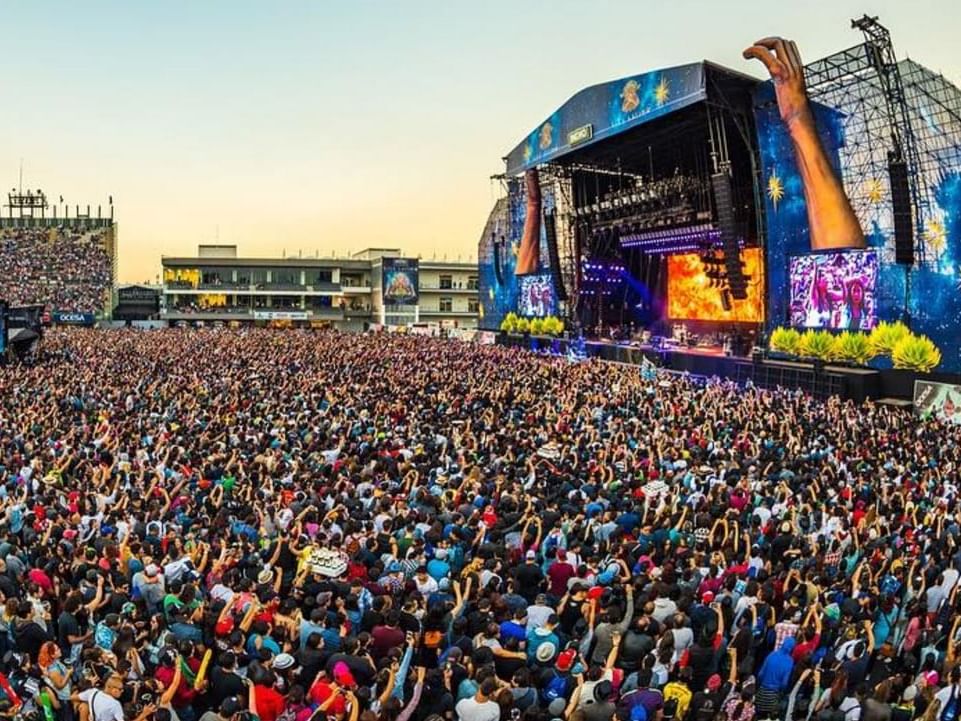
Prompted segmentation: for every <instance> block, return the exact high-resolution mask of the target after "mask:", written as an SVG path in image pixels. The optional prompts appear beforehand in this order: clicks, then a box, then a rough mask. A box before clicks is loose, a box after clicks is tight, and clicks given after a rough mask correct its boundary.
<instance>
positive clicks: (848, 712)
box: [838, 696, 861, 721]
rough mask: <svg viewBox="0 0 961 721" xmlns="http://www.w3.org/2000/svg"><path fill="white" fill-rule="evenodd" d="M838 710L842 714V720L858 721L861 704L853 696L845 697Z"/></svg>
mask: <svg viewBox="0 0 961 721" xmlns="http://www.w3.org/2000/svg"><path fill="white" fill-rule="evenodd" d="M838 711H840V712H841V713H843V714H844V721H859V720H860V718H861V704H860V702H859V701H858V700H857V699H856V698H855V697H854V696H848V697H847V698H845V699H844V700H843V701H842V702H841V705H840V706H838Z"/></svg>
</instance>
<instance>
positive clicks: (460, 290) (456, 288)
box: [420, 283, 477, 293]
mask: <svg viewBox="0 0 961 721" xmlns="http://www.w3.org/2000/svg"><path fill="white" fill-rule="evenodd" d="M420 289H421V290H442V291H448V290H449V291H451V292H452V293H476V292H477V288H468V287H467V286H454V287H453V288H447V287H444V286H440V285H426V284H424V283H421V284H420Z"/></svg>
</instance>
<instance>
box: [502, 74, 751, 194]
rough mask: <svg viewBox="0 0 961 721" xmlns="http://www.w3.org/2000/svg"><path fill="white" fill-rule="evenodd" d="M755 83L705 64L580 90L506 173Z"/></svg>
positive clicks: (520, 148) (513, 154)
mask: <svg viewBox="0 0 961 721" xmlns="http://www.w3.org/2000/svg"><path fill="white" fill-rule="evenodd" d="M759 82H760V81H759V80H757V79H756V78H753V77H751V76H749V75H744V74H743V73H738V72H735V71H733V70H729V69H727V68H724V67H721V66H720V65H715V64H713V63H709V62H706V61H703V62H699V63H690V64H688V65H678V66H676V67H672V68H664V69H661V70H652V71H650V72H647V73H642V74H640V75H632V76H630V77H626V78H620V79H618V80H612V81H610V82H607V83H601V84H599V85H592V86H590V87H588V88H584V89H583V90H581V91H580V92H578V93H576V94H575V95H574V96H572V97H571V98H570V99H569V100H568V101H567V102H566V103H564V104H563V105H562V106H561V107H560V108H558V109H557V110H556V111H554V113H552V114H551V116H550V117H548V118H547V119H546V120H544V121H543V122H542V123H541V124H540V125H538V127H537V128H535V129H534V130H533V131H532V132H531V133H530V134H529V135H528V136H527V137H526V138H524V140H522V141H521V142H520V143H518V145H517V146H516V147H515V148H514V149H513V150H511V151H510V153H508V155H507V174H508V175H516V174H517V173H521V172H523V171H525V170H527V169H528V168H532V167H535V166H537V165H541V164H543V163H547V162H550V161H553V160H557V159H558V158H561V157H562V156H564V155H567V154H568V153H570V152H571V151H573V150H575V149H576V150H580V149H582V148H584V147H586V146H588V145H592V144H595V143H598V142H599V141H601V140H604V139H606V138H610V137H612V136H614V135H617V134H619V133H623V132H624V131H626V130H630V129H631V128H634V127H637V126H638V125H641V124H643V123H647V122H650V121H651V120H655V119H656V118H660V117H663V116H665V115H667V114H669V113H673V112H675V111H677V110H680V109H682V108H685V107H687V106H689V105H693V104H694V103H697V102H700V101H702V100H707V99H708V97H709V95H711V96H713V95H714V88H715V86H717V87H720V85H722V84H723V85H735V86H737V87H738V88H743V89H747V90H749V89H750V88H753V87H754V86H755V85H757V84H758V83H759Z"/></svg>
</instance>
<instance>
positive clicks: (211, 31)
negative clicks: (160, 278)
mask: <svg viewBox="0 0 961 721" xmlns="http://www.w3.org/2000/svg"><path fill="white" fill-rule="evenodd" d="M865 11H867V12H870V13H871V14H877V15H880V18H881V21H882V22H883V23H884V24H885V25H887V26H888V27H889V28H890V29H891V31H892V34H893V37H894V42H895V47H896V49H897V51H898V54H899V56H902V57H903V56H905V55H909V56H911V57H912V58H914V59H915V60H917V61H919V62H921V63H923V64H925V65H927V66H928V67H930V68H932V69H934V70H937V71H940V72H942V73H944V75H945V76H947V77H948V79H950V80H951V81H953V82H955V83H959V84H961V52H959V51H958V49H957V38H956V35H957V31H958V29H959V28H961V3H959V2H958V1H957V0H913V1H912V2H904V0H870V1H866V0H861V1H860V2H852V1H849V0H830V1H827V0H809V1H808V2H804V3H797V2H791V3H787V2H768V3H766V4H764V3H759V2H745V1H743V0H727V1H725V2H718V1H717V0H705V1H694V0H672V1H671V2H654V1H653V0H633V1H630V2H614V1H604V0H595V1H594V2H584V0H580V1H578V2H573V1H571V2H568V1H567V0H549V1H548V0H512V1H510V2H509V1H507V0H485V1H484V2H470V3H468V2H461V1H460V0H446V2H444V1H441V0H437V1H436V2H433V1H432V2H427V1H426V0H425V1H423V2H421V1H414V0H410V1H405V0H392V1H389V0H384V1H382V2H374V1H373V0H369V1H368V0H352V1H348V2H343V1H339V2H333V1H327V0H315V1H313V2H306V1H297V2H284V1H283V0H278V1H276V2H245V1H243V0H230V1H229V2H228V1H226V0H223V1H216V2H214V1H210V2H208V1H205V0H193V1H192V2H184V1H179V0H171V1H168V2H163V3H154V2H142V1H134V2H130V1H129V0H126V1H120V0H114V1H108V0H90V1H89V2H80V3H77V2H66V1H59V2H54V1H51V2H43V1H37V2H23V1H22V0H21V1H17V2H12V1H10V0H0V18H2V23H3V34H2V38H3V42H2V45H0V68H2V73H0V78H2V79H0V182H5V183H6V187H7V188H10V187H13V186H15V185H16V184H17V176H18V169H19V166H20V162H21V159H22V161H23V168H24V185H25V187H30V188H38V187H39V188H42V189H44V190H45V191H46V192H47V193H48V195H49V196H50V197H52V198H54V199H57V198H58V197H59V196H60V195H62V196H64V198H65V200H66V201H67V202H68V203H70V204H71V205H73V204H77V203H79V204H82V205H86V204H88V203H90V204H92V205H94V206H96V205H97V204H98V203H102V204H103V205H104V206H106V203H107V197H108V195H112V196H113V199H114V203H115V211H116V219H117V222H118V223H119V230H120V276H119V277H120V280H122V281H135V282H139V281H144V280H153V279H154V278H155V277H156V276H157V275H158V273H159V267H160V256H161V255H162V254H165V255H191V254H194V253H195V252H196V246H197V244H198V243H205V242H213V241H215V240H216V239H218V238H219V241H220V242H222V243H236V244H237V245H238V246H239V248H240V252H241V254H242V255H247V256H279V255H280V254H281V253H282V252H283V251H284V250H286V252H287V253H288V254H296V253H297V252H298V251H303V253H304V254H305V255H307V254H311V255H312V254H314V253H315V252H317V251H320V252H321V253H322V254H330V253H331V252H337V253H338V254H341V255H342V254H344V253H346V252H348V251H351V250H357V249H360V248H363V247H367V246H378V247H385V246H386V247H399V248H402V249H404V250H405V251H406V252H408V253H412V254H418V253H420V254H423V255H424V256H425V257H430V256H431V255H433V254H434V253H436V254H437V255H438V257H442V256H444V255H446V256H447V257H448V258H451V259H454V258H457V257H462V258H465V259H466V258H468V257H470V258H473V257H474V256H475V254H476V246H477V240H478V236H479V234H480V232H481V230H482V227H483V224H484V221H485V219H486V217H487V213H488V211H489V210H490V207H491V204H492V203H493V201H494V199H495V197H496V194H497V192H498V191H497V188H496V186H495V185H494V184H492V183H491V182H490V181H489V176H490V175H491V174H493V173H497V172H499V171H500V170H502V167H503V166H502V164H501V162H500V158H501V157H502V156H503V155H505V154H506V153H507V151H508V150H510V149H511V148H512V147H513V146H514V145H515V144H516V143H517V142H518V141H520V139H521V138H522V137H523V136H524V135H525V134H526V133H527V132H529V131H530V130H531V129H532V128H533V127H534V126H535V125H537V124H538V123H539V122H540V121H541V120H543V118H544V117H546V116H547V115H548V114H549V113H550V112H551V111H552V110H554V109H555V108H556V107H557V106H558V105H560V104H561V103H563V102H564V100H566V99H567V98H568V97H569V96H570V95H572V94H573V93H574V92H576V91H577V90H579V89H580V88H582V87H584V86H587V85H591V84H594V83H597V82H602V81H605V80H610V79H613V78H617V77H622V76H625V75H630V74H632V73H638V72H642V71H644V70H648V69H653V68H657V67H664V66H670V65H676V64H681V63H686V62H692V61H696V60H700V59H705V58H706V59H710V60H713V61H715V62H719V63H721V64H723V65H727V66H729V67H732V68H735V69H738V70H742V71H745V72H751V73H754V74H757V75H760V66H755V65H752V64H750V63H747V62H745V61H743V60H742V59H741V57H740V51H741V50H742V49H743V48H744V47H745V46H746V45H748V44H750V43H751V42H753V41H754V40H756V39H757V38H759V37H762V36H765V35H770V34H780V35H784V36H787V37H790V38H793V39H794V40H796V41H797V43H798V46H799V47H800V49H801V52H802V54H803V55H804V57H805V59H808V60H810V59H814V58H817V57H821V56H823V55H826V54H829V53H831V52H834V51H836V50H839V49H842V48H844V47H848V46H851V45H854V44H856V43H857V42H859V40H860V37H861V36H860V34H859V33H858V32H856V31H853V30H851V29H850V27H849V20H850V18H852V17H855V16H860V15H861V14H862V13H864V12H865ZM4 202H6V198H5V197H4Z"/></svg>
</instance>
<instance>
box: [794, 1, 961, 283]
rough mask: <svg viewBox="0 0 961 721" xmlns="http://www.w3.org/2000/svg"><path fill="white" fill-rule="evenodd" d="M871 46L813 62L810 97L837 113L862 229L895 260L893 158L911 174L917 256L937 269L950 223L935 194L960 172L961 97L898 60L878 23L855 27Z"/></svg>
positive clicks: (847, 181)
mask: <svg viewBox="0 0 961 721" xmlns="http://www.w3.org/2000/svg"><path fill="white" fill-rule="evenodd" d="M852 26H853V27H855V28H857V29H859V30H861V31H862V32H863V33H864V34H865V42H864V43H862V44H860V45H856V46H854V47H852V48H848V49H846V50H842V51H841V52H838V53H835V54H833V55H830V56H828V57H826V58H823V59H821V60H817V61H815V62H812V63H810V64H809V65H807V66H806V67H805V79H806V81H807V85H808V95H809V97H810V99H811V100H812V101H813V102H815V103H818V104H821V105H823V106H825V107H826V108H828V109H830V110H833V111H835V112H837V114H838V123H839V125H840V131H841V133H840V147H839V148H838V153H839V156H840V165H841V168H842V171H843V175H844V177H843V180H844V187H845V189H846V190H847V192H848V196H849V198H850V199H851V204H852V205H853V207H854V211H855V213H857V215H858V218H859V220H860V221H861V226H862V227H863V228H864V229H865V231H866V232H867V233H869V234H872V235H873V234H881V235H883V236H884V238H885V241H886V242H885V247H884V251H885V254H886V255H887V256H889V257H888V259H889V260H893V257H894V234H893V215H892V208H891V189H890V181H889V178H888V162H889V159H891V158H895V159H900V160H903V161H904V162H905V163H906V164H907V168H908V180H909V188H910V194H911V203H912V212H913V221H914V228H915V249H916V253H915V257H916V263H917V264H919V265H926V266H929V267H930V266H936V265H937V264H938V262H939V257H940V255H941V253H942V252H943V250H944V242H945V241H944V232H943V228H944V218H943V211H942V210H941V209H940V207H939V205H938V203H937V198H936V192H937V188H938V186H939V185H940V183H941V181H942V180H943V179H944V177H945V175H946V174H947V173H949V172H959V171H961V91H959V89H958V88H957V87H956V86H954V85H952V84H951V83H949V82H948V81H947V80H945V79H944V78H943V77H942V76H940V75H938V74H936V73H933V72H931V71H930V70H927V69H926V68H924V67H923V66H921V65H918V64H917V63H915V62H913V61H911V60H902V61H900V62H898V61H897V60H896V58H895V54H894V47H893V45H892V43H891V36H890V33H888V31H887V30H886V29H885V28H884V27H883V26H882V25H880V23H878V22H877V19H876V18H870V17H867V16H865V17H864V18H861V19H860V20H856V21H853V22H852Z"/></svg>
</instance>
